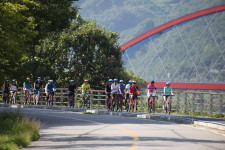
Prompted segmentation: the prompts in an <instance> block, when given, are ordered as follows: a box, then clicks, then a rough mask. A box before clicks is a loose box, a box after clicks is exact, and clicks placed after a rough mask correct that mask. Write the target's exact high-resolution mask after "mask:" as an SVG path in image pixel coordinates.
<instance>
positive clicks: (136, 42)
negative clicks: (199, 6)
mask: <svg viewBox="0 0 225 150" xmlns="http://www.w3.org/2000/svg"><path fill="white" fill-rule="evenodd" d="M224 10H225V5H219V6H215V7H211V8H207V9H203V10H200V11H197V12H194V13H191V14H188V15H185V16H182V17H179V18H177V19H174V20H172V21H169V22H167V23H165V24H162V25H160V26H158V27H155V28H153V29H151V30H149V31H147V32H145V33H143V34H141V35H139V36H137V37H136V38H134V39H132V40H130V41H128V42H126V43H125V44H123V45H121V52H123V51H126V50H128V49H129V52H127V51H126V52H125V54H126V55H127V54H128V53H130V51H133V49H136V48H137V47H139V46H140V45H143V43H145V42H146V41H150V43H152V42H153V41H152V38H154V37H157V36H160V35H162V34H164V33H166V32H167V31H170V30H173V29H175V28H177V27H178V26H179V27H181V26H180V25H183V24H186V23H187V22H189V21H193V20H194V19H198V18H203V19H205V23H206V24H207V26H208V25H209V24H210V22H211V21H212V20H213V17H214V16H215V15H216V14H217V12H221V11H224ZM210 14H212V16H213V17H212V19H211V21H207V20H206V17H207V15H209V16H210ZM206 28H207V27H206ZM206 28H205V29H206ZM177 31H178V33H179V32H180V31H179V29H177ZM179 34H180V33H179ZM179 34H178V35H179ZM212 34H213V33H212ZM180 37H181V39H182V36H181V35H180ZM148 39H150V40H148ZM182 40H183V39H182ZM182 40H181V41H182ZM160 44H161V43H160ZM183 44H184V46H185V49H186V50H187V47H186V45H185V43H184V41H183ZM216 44H217V43H216ZM153 46H154V42H153ZM218 49H219V47H218ZM187 53H189V52H188V50H187ZM220 53H221V54H220V55H222V54H224V53H225V50H221V51H220ZM189 55H190V54H187V56H186V57H189ZM124 56H125V55H124ZM155 56H156V57H157V53H156V55H155ZM127 57H128V55H127ZM219 57H220V56H219ZM219 57H218V58H219ZM222 57H223V60H225V56H224V55H223V56H222ZM128 59H129V58H128ZM190 59H192V57H191V56H190ZM159 61H161V60H159ZM192 62H193V60H192ZM160 63H161V64H162V62H160ZM130 64H131V63H130ZM162 65H163V64H162ZM181 65H182V64H181ZM181 65H179V67H178V68H177V70H179V68H180V67H181ZM148 66H149V64H148V65H147V66H146V67H145V70H144V71H143V72H141V74H140V76H142V77H143V76H144V75H143V74H144V72H145V71H146V69H147V67H148ZM131 67H133V66H132V65H131ZM194 67H196V66H195V64H194V63H193V68H194ZM224 67H225V65H224ZM195 69H196V74H197V73H198V69H197V68H195ZM132 70H133V71H134V70H136V69H135V67H134V68H133V69H132ZM164 70H166V69H164ZM177 70H176V71H177ZM176 71H175V73H174V72H173V73H174V75H175V74H176V73H177V72H176ZM189 71H190V70H189ZM134 72H135V71H134ZM146 73H147V71H146ZM166 73H169V72H166V71H165V74H166ZM209 73H210V72H209V71H208V72H206V76H205V77H207V75H208V74H209ZM198 74H199V73H198ZM196 76H197V75H196ZM172 78H173V77H172ZM203 78H204V77H203ZM203 78H202V79H203ZM146 80H147V81H150V80H148V79H146ZM161 81H162V80H161ZM164 81H166V80H163V81H162V82H161V83H160V84H162V86H163V85H165V84H164ZM167 81H168V80H167ZM169 81H171V80H169ZM202 81H204V80H202ZM202 81H200V84H193V85H192V84H190V85H192V86H190V87H189V88H190V89H193V88H194V87H198V88H197V89H210V87H211V88H212V89H223V90H224V89H225V84H221V85H219V84H212V83H211V84H209V83H206V82H202ZM171 82H172V81H171ZM173 82H176V81H173ZM178 82H179V81H178ZM183 82H189V81H183ZM158 83H159V81H158ZM202 83H203V84H202ZM220 83H221V82H220ZM222 83H224V82H222ZM187 85H189V84H186V83H178V84H176V87H177V88H184V89H187Z"/></svg>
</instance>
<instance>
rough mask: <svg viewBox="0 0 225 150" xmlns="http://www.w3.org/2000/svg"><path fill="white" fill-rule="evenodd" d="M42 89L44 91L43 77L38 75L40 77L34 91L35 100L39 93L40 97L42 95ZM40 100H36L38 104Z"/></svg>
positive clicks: (35, 83)
mask: <svg viewBox="0 0 225 150" xmlns="http://www.w3.org/2000/svg"><path fill="white" fill-rule="evenodd" d="M40 91H43V84H42V82H41V77H38V79H37V80H36V81H35V82H34V91H33V94H34V95H33V100H34V101H35V98H36V95H37V94H38V97H40ZM37 103H38V101H36V104H37Z"/></svg>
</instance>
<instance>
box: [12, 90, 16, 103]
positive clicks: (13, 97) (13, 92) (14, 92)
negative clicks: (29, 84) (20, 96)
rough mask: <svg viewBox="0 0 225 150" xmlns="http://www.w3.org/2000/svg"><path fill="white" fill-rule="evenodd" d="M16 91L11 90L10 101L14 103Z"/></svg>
mask: <svg viewBox="0 0 225 150" xmlns="http://www.w3.org/2000/svg"><path fill="white" fill-rule="evenodd" d="M16 92H17V91H12V97H11V103H12V104H16Z"/></svg>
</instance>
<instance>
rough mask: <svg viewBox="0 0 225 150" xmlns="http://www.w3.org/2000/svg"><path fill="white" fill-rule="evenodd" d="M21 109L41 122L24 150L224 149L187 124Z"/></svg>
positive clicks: (221, 140)
mask: <svg viewBox="0 0 225 150" xmlns="http://www.w3.org/2000/svg"><path fill="white" fill-rule="evenodd" d="M5 109H7V110H9V108H4V109H3V108H1V110H5ZM11 110H15V109H11ZM20 111H21V112H22V113H23V114H25V115H27V116H29V117H35V118H37V119H38V120H41V122H42V124H43V125H42V130H41V138H40V140H39V141H36V142H33V143H32V144H31V145H30V146H29V147H28V148H26V149H25V150H49V149H57V150H60V149H63V150H65V149H66V150H69V149H82V150H87V149H99V150H101V149H102V150H105V149H107V150H110V149H113V150H115V149H119V150H120V149H121V150H123V149H124V150H125V149H126V150H127V149H140V150H142V149H148V150H149V149H163V150H166V149H169V150H171V149H173V150H174V149H175V150H176V149H177V150H180V149H182V150H183V149H188V150H189V149H191V150H195V149H196V150H197V149H198V150H199V149H204V150H206V149H216V150H220V149H221V150H224V149H225V137H224V136H222V135H219V134H215V133H211V132H209V131H206V130H201V129H198V128H194V127H191V126H187V125H180V124H175V123H169V122H160V121H153V120H149V119H147V120H145V119H137V118H127V117H116V116H106V115H90V114H80V113H75V112H68V111H56V110H47V109H20Z"/></svg>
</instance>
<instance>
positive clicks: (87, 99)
mask: <svg viewBox="0 0 225 150" xmlns="http://www.w3.org/2000/svg"><path fill="white" fill-rule="evenodd" d="M85 103H86V107H87V108H90V99H89V97H87V98H86V102H85Z"/></svg>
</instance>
